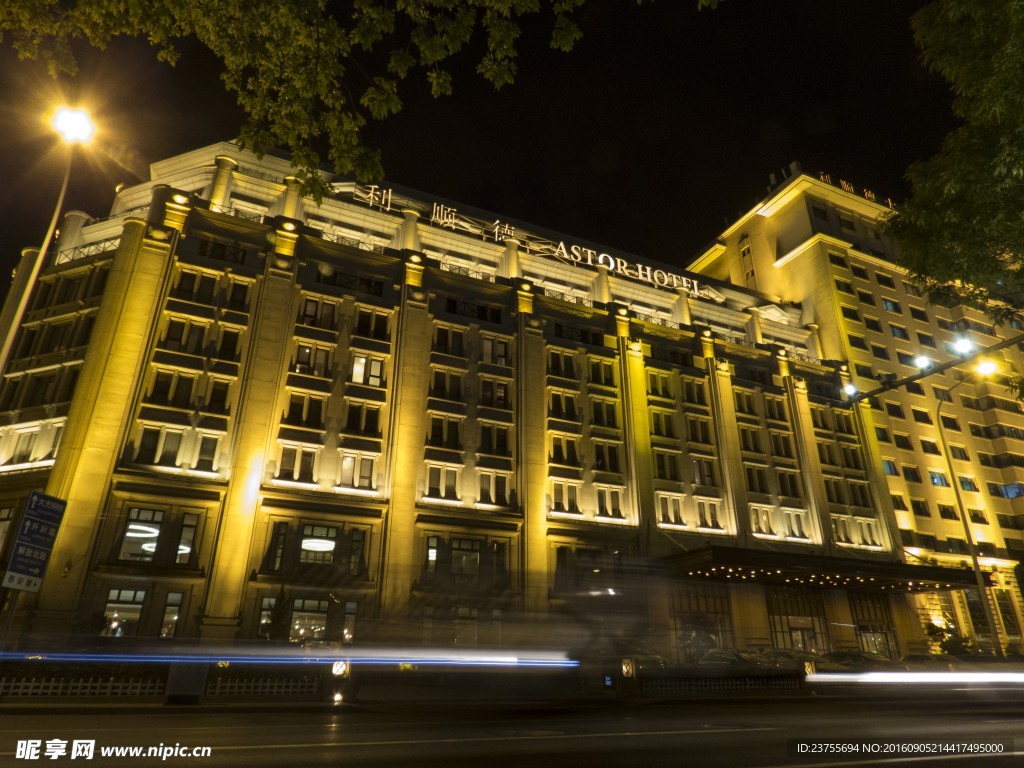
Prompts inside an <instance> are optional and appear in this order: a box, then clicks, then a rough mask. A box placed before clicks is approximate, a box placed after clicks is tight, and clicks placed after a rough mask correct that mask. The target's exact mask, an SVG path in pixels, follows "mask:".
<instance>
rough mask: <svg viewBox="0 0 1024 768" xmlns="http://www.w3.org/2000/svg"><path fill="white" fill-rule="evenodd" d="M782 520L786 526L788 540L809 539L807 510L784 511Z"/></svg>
mask: <svg viewBox="0 0 1024 768" xmlns="http://www.w3.org/2000/svg"><path fill="white" fill-rule="evenodd" d="M782 519H783V521H784V522H785V525H786V538H788V539H804V540H806V539H809V538H810V536H808V534H807V510H806V509H783V510H782Z"/></svg>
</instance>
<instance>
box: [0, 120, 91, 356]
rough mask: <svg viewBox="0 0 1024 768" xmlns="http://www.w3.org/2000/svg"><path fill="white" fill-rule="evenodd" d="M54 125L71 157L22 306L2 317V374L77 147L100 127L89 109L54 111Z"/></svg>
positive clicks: (53, 226) (24, 286) (47, 245)
mask: <svg viewBox="0 0 1024 768" xmlns="http://www.w3.org/2000/svg"><path fill="white" fill-rule="evenodd" d="M50 126H51V127H52V128H53V130H54V131H56V133H57V135H59V136H60V137H61V139H62V140H63V141H64V143H65V144H66V145H67V158H66V160H65V163H64V179H63V181H62V182H61V185H60V194H59V195H57V205H56V206H55V207H54V209H53V217H52V218H51V219H50V226H49V227H48V228H47V230H46V237H44V238H43V244H42V245H41V246H40V248H39V252H38V253H37V254H36V257H35V260H34V261H33V263H32V267H31V270H30V272H29V276H28V279H27V280H26V281H25V282H24V283H22V291H21V293H20V295H19V296H18V299H17V302H18V303H17V306H16V308H15V310H14V313H13V315H11V316H9V317H7V316H5V317H3V318H2V320H3V321H5V325H6V331H7V332H6V335H5V336H4V339H3V345H2V346H0V371H2V370H3V369H4V367H5V366H6V365H7V358H8V355H9V354H10V352H11V347H12V346H13V345H14V337H15V335H16V334H17V330H18V328H19V327H20V325H21V318H22V316H23V315H24V314H25V309H26V307H27V306H28V299H29V296H30V295H31V293H32V286H33V285H35V282H36V278H38V277H39V272H40V270H41V269H42V267H43V260H44V259H45V258H46V252H47V251H48V250H49V248H50V243H51V241H52V240H53V235H54V232H56V231H57V221H58V220H59V219H60V211H61V208H62V207H63V206H64V195H65V194H66V193H67V191H68V180H69V179H70V178H71V162H72V160H73V159H74V155H75V146H76V145H78V144H87V143H88V142H90V141H91V140H92V138H93V135H94V134H95V133H96V127H95V126H94V125H93V122H92V121H91V120H90V119H89V115H88V114H87V113H86V112H85V110H82V109H74V108H71V107H61V108H60V109H58V110H57V111H56V112H54V114H53V118H52V120H51V121H50ZM12 298H13V297H12ZM4 310H5V312H4V315H6V313H7V310H8V307H7V306H5V307H4Z"/></svg>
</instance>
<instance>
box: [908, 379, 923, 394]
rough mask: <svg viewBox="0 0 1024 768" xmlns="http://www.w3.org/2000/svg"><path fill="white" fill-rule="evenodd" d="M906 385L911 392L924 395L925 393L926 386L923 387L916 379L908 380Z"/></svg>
mask: <svg viewBox="0 0 1024 768" xmlns="http://www.w3.org/2000/svg"><path fill="white" fill-rule="evenodd" d="M906 387H907V392H909V393H910V394H912V395H923V394H924V387H922V386H921V385H920V383H918V382H916V381H908V382H907V384H906Z"/></svg>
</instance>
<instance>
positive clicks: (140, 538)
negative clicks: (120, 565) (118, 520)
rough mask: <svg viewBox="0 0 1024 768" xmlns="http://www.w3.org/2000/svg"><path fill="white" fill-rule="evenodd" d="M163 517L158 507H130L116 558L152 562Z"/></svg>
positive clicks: (134, 561) (136, 561)
mask: <svg viewBox="0 0 1024 768" xmlns="http://www.w3.org/2000/svg"><path fill="white" fill-rule="evenodd" d="M163 517H164V513H163V512H162V511H161V510H158V509H140V508H138V507H132V508H130V509H129V510H128V523H127V525H126V527H125V531H124V535H123V537H122V539H121V550H120V552H119V553H118V555H117V559H118V560H129V561H131V562H133V563H151V562H153V557H154V556H155V554H156V545H157V541H158V540H159V538H160V529H161V526H162V524H163Z"/></svg>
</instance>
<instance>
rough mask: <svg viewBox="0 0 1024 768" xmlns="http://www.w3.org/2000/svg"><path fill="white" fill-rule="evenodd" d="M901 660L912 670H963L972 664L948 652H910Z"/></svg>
mask: <svg viewBox="0 0 1024 768" xmlns="http://www.w3.org/2000/svg"><path fill="white" fill-rule="evenodd" d="M900 662H901V663H903V664H904V665H905V666H906V667H907V668H909V669H910V670H911V671H912V672H914V671H919V672H962V671H963V670H964V668H965V667H969V666H970V665H969V664H965V663H964V662H963V661H961V660H960V659H958V658H957V657H956V656H950V655H949V654H948V653H908V654H907V655H906V656H902V657H901V658H900Z"/></svg>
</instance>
